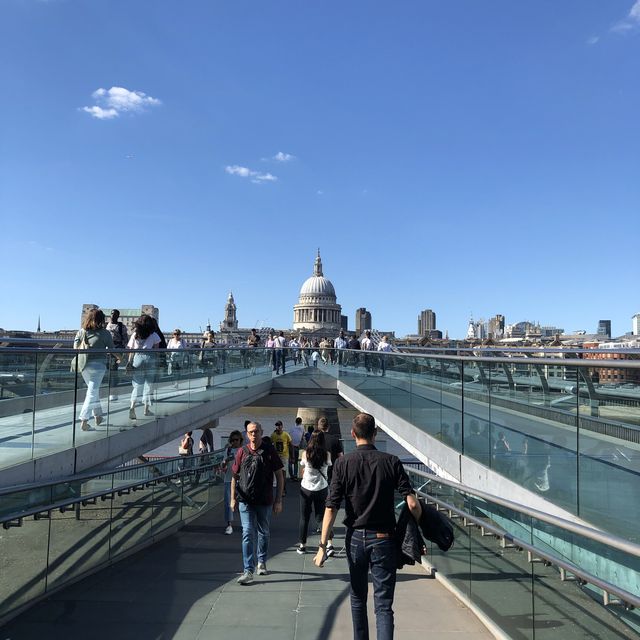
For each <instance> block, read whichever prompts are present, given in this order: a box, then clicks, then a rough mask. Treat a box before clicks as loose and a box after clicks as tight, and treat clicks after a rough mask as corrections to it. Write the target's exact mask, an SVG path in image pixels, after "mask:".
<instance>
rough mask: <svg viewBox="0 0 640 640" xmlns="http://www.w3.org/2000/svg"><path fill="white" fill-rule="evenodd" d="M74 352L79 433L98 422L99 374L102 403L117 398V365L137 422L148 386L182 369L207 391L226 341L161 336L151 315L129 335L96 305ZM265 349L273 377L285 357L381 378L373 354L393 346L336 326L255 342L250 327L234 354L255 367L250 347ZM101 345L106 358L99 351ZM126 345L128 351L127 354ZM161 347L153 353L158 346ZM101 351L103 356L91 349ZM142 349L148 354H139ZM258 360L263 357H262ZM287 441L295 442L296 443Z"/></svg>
mask: <svg viewBox="0 0 640 640" xmlns="http://www.w3.org/2000/svg"><path fill="white" fill-rule="evenodd" d="M73 346H74V349H78V350H82V353H81V354H78V355H76V356H75V357H74V359H73V364H72V366H73V368H74V370H77V373H78V374H79V375H80V376H81V377H82V379H83V380H84V381H85V383H86V385H87V394H86V399H85V403H84V404H83V406H82V408H81V411H80V415H79V418H80V421H81V426H82V429H83V430H85V431H86V430H92V429H93V427H91V426H90V425H89V420H90V418H91V417H93V418H94V419H95V423H96V426H98V425H99V424H101V422H102V416H103V415H104V409H103V406H102V403H101V401H100V387H101V386H102V384H103V382H104V380H105V377H106V374H107V373H108V374H109V377H108V379H107V381H108V386H109V389H110V393H109V401H110V402H115V401H116V400H118V391H119V389H120V388H121V382H122V378H123V376H122V373H123V372H122V368H123V365H124V368H125V369H126V372H127V374H128V376H127V377H128V379H130V381H131V385H132V390H131V394H130V398H129V419H130V420H131V421H136V420H137V419H138V414H137V412H136V409H137V407H138V406H140V405H141V406H142V413H143V415H144V416H152V415H153V411H152V406H151V405H152V402H153V393H154V389H155V385H156V384H157V382H158V381H159V379H160V378H161V376H163V375H164V374H166V376H167V377H169V378H170V381H171V384H172V386H173V387H174V388H179V382H180V380H181V379H182V377H186V372H187V371H189V372H193V371H194V370H199V371H201V372H202V374H204V375H205V376H206V384H205V385H204V386H205V389H208V388H211V386H212V384H213V377H214V376H215V375H218V374H224V373H226V370H227V351H226V350H225V349H224V348H222V347H224V346H226V345H224V344H218V343H217V342H216V338H215V332H214V331H211V330H207V331H206V332H205V334H204V337H203V339H202V341H201V342H200V343H199V344H197V345H194V344H189V343H188V342H187V341H186V340H185V338H184V336H183V333H182V331H181V330H180V329H177V328H176V329H174V330H173V332H172V335H171V337H170V338H169V340H168V341H167V340H166V339H165V336H164V334H163V333H162V331H161V330H160V327H159V326H158V322H157V320H156V319H155V318H154V317H153V316H150V315H145V314H143V315H141V316H140V317H139V318H137V319H136V320H135V321H134V322H133V326H132V329H131V333H130V334H129V331H128V330H127V327H126V326H125V325H124V323H123V322H122V321H121V320H120V312H119V311H118V310H117V309H114V310H113V311H112V312H111V317H110V318H109V321H108V322H107V321H106V318H105V315H104V312H103V311H102V310H100V309H91V310H89V311H88V312H87V314H86V315H85V317H84V319H83V323H82V328H81V329H80V330H79V331H78V333H77V334H76V336H75V339H74V342H73ZM194 347H197V348H198V352H197V365H196V366H195V369H194V359H193V356H192V353H193V348H194ZM257 347H264V350H265V352H266V363H267V364H268V365H269V366H270V367H271V368H272V369H273V371H274V372H275V374H276V375H279V374H284V373H286V367H287V362H291V363H293V365H299V364H302V365H304V366H313V367H317V366H318V365H319V364H320V363H323V364H337V365H340V366H344V367H348V366H351V367H354V368H356V369H357V368H358V367H360V366H362V365H363V366H364V368H365V369H366V371H367V373H368V374H373V375H377V374H378V373H379V372H380V373H381V375H385V371H386V364H387V362H386V360H387V357H388V356H387V357H380V356H378V355H377V354H374V353H372V352H374V351H377V352H379V353H382V352H389V351H391V350H392V348H391V345H390V344H389V342H388V338H387V337H386V336H383V337H382V338H381V339H380V340H379V341H378V344H377V345H376V344H375V343H374V340H373V338H372V336H371V332H370V331H367V332H365V334H364V337H363V339H362V341H360V340H359V339H358V337H357V336H356V335H352V336H350V337H349V336H348V335H347V334H346V332H345V331H343V330H342V331H340V333H339V335H338V336H337V337H336V338H330V337H323V338H321V339H317V338H314V339H312V338H310V337H308V336H291V337H290V339H287V337H286V336H285V334H284V332H283V331H280V332H278V333H277V335H276V334H275V333H271V334H269V335H268V337H267V339H266V340H265V341H264V344H262V341H261V338H260V335H259V334H258V332H257V330H256V329H252V330H251V333H250V334H249V336H248V338H247V341H246V343H245V344H243V345H239V346H237V348H238V349H239V350H240V352H241V362H242V366H244V367H245V368H248V369H251V371H252V372H255V370H256V366H257V365H258V364H259V361H258V359H257V358H256V357H255V355H254V353H252V350H254V349H256V348H257ZM105 350H108V351H109V353H108V355H105V354H104V351H105ZM126 350H135V351H136V353H128V352H127V351H126ZM157 350H160V351H157ZM94 351H102V352H103V353H102V354H100V353H93V352H94ZM146 351H148V352H149V353H145V352H146ZM262 362H263V363H264V362H265V360H263V361H262ZM293 446H296V445H295V444H294V445H293Z"/></svg>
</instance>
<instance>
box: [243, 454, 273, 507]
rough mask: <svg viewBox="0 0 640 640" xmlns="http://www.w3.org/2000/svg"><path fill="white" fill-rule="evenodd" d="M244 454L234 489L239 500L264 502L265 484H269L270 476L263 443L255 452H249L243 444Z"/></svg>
mask: <svg viewBox="0 0 640 640" xmlns="http://www.w3.org/2000/svg"><path fill="white" fill-rule="evenodd" d="M243 449H244V456H243V457H242V463H241V464H240V472H239V473H238V478H237V480H236V490H237V492H238V498H239V500H240V502H244V503H245V504H256V505H259V504H264V501H265V499H264V496H265V493H266V490H265V485H267V484H269V485H271V478H270V473H269V470H268V469H267V463H266V460H265V455H266V454H267V451H266V447H265V446H264V445H263V446H262V447H261V448H260V449H258V451H257V452H256V453H251V452H250V451H249V447H247V446H244V447H243Z"/></svg>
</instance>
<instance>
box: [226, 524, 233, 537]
mask: <svg viewBox="0 0 640 640" xmlns="http://www.w3.org/2000/svg"><path fill="white" fill-rule="evenodd" d="M232 533H233V527H232V526H231V525H229V526H228V527H227V528H226V529H225V530H224V535H225V536H230V535H231V534H232Z"/></svg>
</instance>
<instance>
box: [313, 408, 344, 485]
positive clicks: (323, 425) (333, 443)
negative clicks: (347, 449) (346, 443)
mask: <svg viewBox="0 0 640 640" xmlns="http://www.w3.org/2000/svg"><path fill="white" fill-rule="evenodd" d="M318 431H322V432H324V446H325V447H326V449H327V451H328V452H329V453H330V454H331V466H330V467H329V468H328V469H327V481H328V482H329V484H331V477H332V472H333V465H334V464H335V463H336V460H337V459H338V458H339V457H340V456H342V455H344V448H343V446H342V442H340V438H338V437H337V436H336V435H334V434H333V433H329V421H328V420H327V419H326V418H325V417H324V416H323V417H322V418H320V420H318Z"/></svg>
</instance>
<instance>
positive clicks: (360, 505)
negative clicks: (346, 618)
mask: <svg viewBox="0 0 640 640" xmlns="http://www.w3.org/2000/svg"><path fill="white" fill-rule="evenodd" d="M274 426H275V429H274V431H273V433H272V434H271V435H270V436H267V435H266V434H265V433H264V430H263V427H262V425H261V424H260V423H259V422H256V421H247V423H246V424H245V430H244V433H242V432H241V431H233V432H232V433H231V434H230V435H229V439H228V442H227V448H226V461H225V516H224V517H225V524H226V528H225V530H224V532H225V534H232V533H233V520H234V513H235V512H236V511H238V512H239V514H240V521H241V524H242V539H241V550H242V573H241V575H240V577H239V578H238V579H237V582H238V584H240V585H249V584H251V583H253V581H254V579H255V576H264V575H268V573H269V570H268V568H267V562H268V559H269V542H270V524H271V517H272V516H277V515H278V514H280V513H282V511H283V508H284V497H285V486H286V472H287V469H288V470H289V473H290V478H289V479H290V481H292V482H295V481H298V480H299V481H300V492H299V523H298V536H297V542H296V545H295V551H296V553H298V554H300V555H304V554H306V553H307V544H308V540H309V529H310V523H311V516H312V515H313V516H314V524H313V525H311V530H312V532H315V534H318V535H319V540H318V543H317V549H318V550H317V553H316V554H315V556H314V559H313V561H314V564H315V565H316V566H317V567H319V568H321V567H323V566H324V563H325V561H326V559H327V558H331V557H334V556H336V555H337V554H336V550H335V548H334V546H333V529H334V526H335V520H336V516H337V513H338V510H339V509H340V508H341V507H342V506H343V505H344V509H345V520H344V524H345V528H346V540H345V551H346V564H347V567H348V570H349V576H350V583H351V589H350V597H351V612H352V620H353V629H354V638H361V639H364V638H368V637H369V636H368V619H367V605H366V601H367V591H368V575H369V573H371V576H372V580H373V591H374V598H375V603H376V606H375V613H376V624H377V629H378V638H384V639H386V640H389V639H391V638H392V637H393V629H394V619H393V618H394V616H393V608H392V605H393V597H394V590H395V582H396V570H397V560H396V543H395V539H394V536H393V534H394V529H395V524H396V521H395V515H394V507H395V495H396V492H397V493H398V494H399V495H400V496H401V497H402V498H403V499H404V500H405V501H406V504H407V507H408V509H409V511H410V513H411V515H412V516H413V517H414V518H415V519H416V521H419V520H420V516H421V505H420V503H419V502H418V500H417V498H416V497H415V495H414V492H413V489H412V487H411V484H410V482H409V478H408V476H407V474H406V472H405V470H404V468H403V466H402V463H401V462H400V460H399V459H398V458H397V457H396V456H393V455H390V454H387V453H383V452H381V451H378V450H377V449H376V447H375V437H376V426H375V420H374V418H373V416H371V415H369V414H358V415H357V416H356V418H355V419H354V420H353V424H352V429H351V436H352V437H353V438H354V440H355V442H356V449H355V451H353V452H351V453H349V454H346V455H345V454H344V451H343V448H342V444H341V442H340V440H339V439H338V438H335V437H334V436H333V435H332V434H331V433H330V432H329V423H328V421H327V419H326V418H320V420H319V421H318V424H317V425H309V427H310V428H308V429H307V430H306V431H305V430H304V428H303V424H302V420H301V419H300V418H297V419H296V423H295V425H294V426H292V427H291V428H290V429H289V430H285V429H284V425H283V423H282V421H281V420H278V421H277V422H276V423H275V425H274ZM294 439H295V442H296V446H297V448H298V450H299V457H298V476H297V477H295V476H294V475H292V474H291V471H292V469H294V468H295V467H294V466H292V457H293V456H294V452H295V450H296V449H295V448H294V445H293V442H294ZM332 471H333V473H332ZM227 486H228V489H227Z"/></svg>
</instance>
